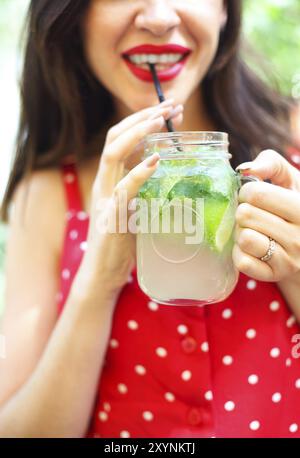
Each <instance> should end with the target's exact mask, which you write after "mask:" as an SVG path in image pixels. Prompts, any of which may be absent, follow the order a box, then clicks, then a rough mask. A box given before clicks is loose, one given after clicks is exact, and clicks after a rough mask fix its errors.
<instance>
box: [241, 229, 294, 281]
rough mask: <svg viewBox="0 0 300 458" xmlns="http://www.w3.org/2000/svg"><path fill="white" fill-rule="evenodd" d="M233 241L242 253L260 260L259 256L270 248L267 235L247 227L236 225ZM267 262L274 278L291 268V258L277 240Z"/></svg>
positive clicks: (263, 254)
mask: <svg viewBox="0 0 300 458" xmlns="http://www.w3.org/2000/svg"><path fill="white" fill-rule="evenodd" d="M235 241H236V244H237V245H238V247H239V248H240V250H241V251H242V252H243V253H245V254H247V255H250V256H252V257H254V258H256V259H258V260H260V261H261V258H262V257H263V256H265V255H266V254H267V251H268V249H269V248H270V239H269V237H267V236H266V235H264V234H261V233H260V232H257V231H254V230H252V229H249V228H241V227H239V226H237V227H236V231H235ZM261 262H266V261H261ZM267 263H268V264H269V266H270V267H271V269H272V271H273V276H274V278H276V277H279V276H283V275H286V274H287V269H288V271H290V269H292V268H293V266H292V259H291V258H290V257H289V255H288V254H287V252H286V251H285V250H284V249H283V247H282V246H281V245H280V244H279V243H278V242H276V246H275V252H274V254H273V255H272V257H271V259H270V260H269V261H267Z"/></svg>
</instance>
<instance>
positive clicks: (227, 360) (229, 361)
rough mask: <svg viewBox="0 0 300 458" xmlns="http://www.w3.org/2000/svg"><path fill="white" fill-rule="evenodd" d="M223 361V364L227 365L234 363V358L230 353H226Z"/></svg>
mask: <svg viewBox="0 0 300 458" xmlns="http://www.w3.org/2000/svg"><path fill="white" fill-rule="evenodd" d="M222 361H223V364H225V366H230V365H231V364H232V363H233V358H232V356H230V355H226V356H224V357H223V360H222Z"/></svg>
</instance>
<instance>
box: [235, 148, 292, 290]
mask: <svg viewBox="0 0 300 458" xmlns="http://www.w3.org/2000/svg"><path fill="white" fill-rule="evenodd" d="M238 169H240V170H243V171H245V170H247V174H251V175H255V176H257V177H259V178H261V179H262V180H271V182H272V184H270V183H265V182H263V181H262V182H251V183H247V184H245V185H244V186H242V188H241V190H240V193H239V202H240V205H239V206H238V209H237V213H236V221H237V225H236V231H235V245H234V249H233V260H234V263H235V265H236V267H237V268H238V270H239V271H240V272H243V273H244V274H246V275H248V276H250V277H252V278H254V279H256V280H261V281H268V282H280V281H282V280H284V279H286V278H291V277H293V276H294V275H297V274H299V277H300V172H299V171H298V170H297V169H296V168H295V167H293V166H292V165H291V164H290V163H289V162H288V161H287V160H286V159H285V158H284V157H283V156H281V155H280V154H278V153H276V152H275V151H272V150H266V151H263V152H262V153H260V154H259V155H258V156H257V158H256V159H255V160H254V161H253V162H247V163H244V164H241V166H239V167H238ZM269 237H271V238H272V239H274V240H275V242H276V249H275V252H274V254H273V256H272V257H271V259H270V260H269V261H267V262H266V261H261V259H260V258H262V257H263V256H264V255H265V254H266V253H267V251H268V248H269V242H270V240H269Z"/></svg>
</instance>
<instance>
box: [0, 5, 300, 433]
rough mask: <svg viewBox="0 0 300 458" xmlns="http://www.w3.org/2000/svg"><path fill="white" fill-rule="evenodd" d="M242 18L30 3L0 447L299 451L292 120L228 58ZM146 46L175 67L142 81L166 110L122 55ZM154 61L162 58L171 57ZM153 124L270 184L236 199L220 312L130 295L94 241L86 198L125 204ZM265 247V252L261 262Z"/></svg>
mask: <svg viewBox="0 0 300 458" xmlns="http://www.w3.org/2000/svg"><path fill="white" fill-rule="evenodd" d="M240 3H241V2H240V1H232V2H229V3H228V4H227V2H226V4H225V2H224V3H223V1H222V0H211V1H209V2H201V1H200V2H192V1H189V2H186V1H184V2H183V1H180V0H178V1H177V0H176V1H174V2H171V1H163V2H161V1H151V2H148V1H145V0H137V1H133V2H114V1H110V0H91V1H90V2H85V1H84V0H78V1H76V2H74V1H71V0H38V1H34V2H31V6H30V12H29V27H28V42H27V48H26V58H25V68H24V77H23V84H22V97H23V112H22V118H21V124H20V133H19V141H18V150H17V155H16V159H15V163H14V167H13V169H12V172H11V176H10V180H9V183H8V187H7V191H6V195H5V199H4V204H3V215H4V216H6V217H7V216H8V215H7V213H8V212H7V210H8V206H9V204H11V203H13V206H12V207H11V209H12V211H11V213H10V215H9V223H10V233H9V241H8V247H7V251H8V254H7V267H6V271H7V293H6V304H7V307H6V311H5V318H4V324H3V330H2V333H3V334H4V335H5V336H6V346H7V352H8V355H7V358H6V359H5V360H2V361H1V377H0V403H1V408H0V435H1V436H4V437H7V436H13V437H21V436H25V437H32V436H34V437H54V436H56V437H57V436H58V437H83V436H87V437H151V436H152V437H153V436H155V437H160V436H164V437H184V436H188V437H264V436H268V437H300V424H299V418H300V390H299V385H300V363H299V360H298V359H297V351H296V348H295V347H294V348H293V345H295V344H296V341H295V344H293V343H292V342H291V339H292V338H294V339H295V338H296V337H297V336H296V337H295V335H297V333H299V326H298V324H297V323H296V319H298V320H299V319H300V306H299V300H298V297H299V292H300V246H299V239H300V218H299V215H300V172H299V171H298V170H297V169H296V168H295V167H294V166H293V165H292V164H290V163H289V162H288V160H287V159H286V158H284V154H285V152H286V150H287V149H288V146H289V145H291V144H292V140H291V135H290V133H289V125H290V119H289V118H290V113H291V109H292V108H291V106H290V103H289V102H288V101H287V100H285V99H284V98H283V97H280V96H279V95H277V94H276V93H275V92H273V91H271V90H270V89H268V88H267V87H266V86H265V85H264V84H263V83H262V82H260V81H259V80H258V79H257V78H256V77H255V76H254V75H253V73H252V72H251V71H250V70H249V69H248V68H247V67H246V66H245V64H244V63H243V61H242V59H241V57H240V19H241V18H240V15H241V13H240V7H241V5H240ZM144 44H146V45H154V46H161V45H164V46H165V45H169V44H175V45H180V46H182V47H184V49H185V51H184V53H182V54H180V52H179V53H178V51H177V53H178V54H179V56H177V58H180V59H181V58H182V57H183V55H185V54H188V58H187V60H186V62H185V64H184V65H181V71H180V72H179V73H178V74H177V76H176V77H173V78H170V73H168V70H165V72H163V71H162V70H161V68H162V67H159V66H158V67H157V68H158V70H160V77H161V79H162V80H163V79H164V81H162V85H163V90H164V93H165V95H166V97H167V99H168V100H167V102H166V103H164V104H161V105H160V106H157V102H156V95H155V91H154V88H153V85H152V84H151V83H149V82H148V81H145V80H147V73H146V77H145V72H141V67H142V63H141V62H142V61H143V59H144V57H137V54H136V52H137V51H134V50H133V48H134V47H136V46H140V45H144ZM148 49H149V48H148ZM161 49H163V53H166V52H167V54H172V56H171V59H172V58H173V59H174V52H173V53H172V49H173V51H174V49H175V48H172V49H171V48H170V47H167V48H160V54H161ZM176 49H177V50H178V49H179V48H176ZM180 49H182V48H180ZM144 50H145V48H144ZM130 51H131V52H133V53H135V57H134V59H135V64H134V63H131V64H129V63H128V59H129V57H128V56H129V54H130ZM143 52H145V51H143ZM139 53H141V48H140V50H139ZM139 53H138V55H139ZM145 54H147V52H145ZM134 59H133V60H134ZM147 59H148V56H146V60H147ZM166 59H167V60H168V59H169V57H166ZM166 59H165V58H162V60H166ZM133 66H134V67H135V69H134V70H132V67H133ZM166 66H167V67H168V66H169V67H170V66H171V67H172V66H173V67H174V63H173V64H170V63H169V64H168V65H166ZM136 67H140V68H139V70H138V73H139V77H138V76H137V70H136ZM130 68H131V69H130ZM145 68H146V69H147V65H146V66H145ZM141 75H142V76H141ZM166 75H167V77H166ZM148 76H149V75H148ZM173 76H174V75H173ZM170 98H173V101H172V100H169V99H170ZM183 105H184V114H183ZM168 118H171V119H172V120H173V122H174V126H175V128H177V129H178V128H180V129H182V130H223V131H226V132H229V133H230V135H231V145H232V154H233V162H232V164H233V165H234V166H237V165H238V164H240V163H241V162H245V161H247V164H244V168H247V169H249V168H250V170H251V173H254V174H256V175H257V176H259V177H261V178H262V179H263V180H270V181H271V183H270V182H261V183H248V184H246V185H245V186H244V187H243V189H242V190H241V192H240V203H241V204H240V206H239V208H238V211H237V216H236V217H237V223H238V224H237V231H236V244H235V247H234V253H233V257H234V261H235V264H236V266H237V268H238V269H239V270H240V272H241V276H240V280H239V283H238V285H237V288H236V289H235V291H234V293H233V294H232V295H231V297H230V298H228V299H227V300H226V301H224V302H222V303H219V304H215V305H212V306H208V307H205V308H203V309H197V308H193V307H188V308H176V309H175V308H172V307H165V306H162V305H159V304H156V303H154V302H152V301H150V300H149V298H148V297H147V296H145V294H143V293H142V291H141V290H140V289H139V287H138V284H137V280H136V272H135V258H134V243H133V242H134V240H133V238H132V235H131V234H99V233H98V232H97V230H96V221H97V218H98V217H99V216H103V215H109V214H110V212H111V205H110V204H108V205H107V206H106V207H105V208H98V207H97V202H98V200H99V199H100V198H102V197H111V199H110V200H109V202H114V201H117V199H118V195H119V191H121V190H124V189H125V190H126V191H127V193H128V198H133V197H134V196H135V195H136V194H137V192H138V189H139V188H140V186H141V185H142V184H143V183H144V182H145V181H146V179H148V178H149V177H150V176H151V175H152V174H153V172H154V171H155V169H156V167H157V163H158V160H159V157H158V155H154V156H152V157H151V158H150V159H148V160H146V161H142V162H141V154H142V151H141V148H140V145H139V144H140V142H141V140H142V139H143V137H144V136H145V135H146V134H148V133H152V132H157V131H159V130H163V129H164V122H165V120H166V119H168ZM265 148H271V149H272V150H276V151H277V152H275V151H272V150H267V151H263V152H261V151H262V150H264V149H265ZM99 157H100V163H99V164H98V162H99ZM294 157H295V161H297V158H298V156H296V152H294ZM249 161H250V163H249ZM126 169H128V170H130V172H129V173H127V172H126ZM32 172H33V173H32ZM62 178H63V179H62ZM64 193H65V195H66V202H67V204H66V203H65V195H64ZM99 214H100V215H99ZM65 216H67V218H65ZM270 238H272V239H274V240H275V241H276V249H275V252H274V253H273V254H272V256H271V257H270V259H269V260H268V261H266V260H265V261H262V260H261V258H263V257H264V255H265V254H266V252H267V251H268V248H269V246H270ZM56 302H57V303H56ZM57 307H58V308H57ZM58 311H59V313H60V317H59V319H58ZM293 336H294V337H293ZM19 361H21V364H19Z"/></svg>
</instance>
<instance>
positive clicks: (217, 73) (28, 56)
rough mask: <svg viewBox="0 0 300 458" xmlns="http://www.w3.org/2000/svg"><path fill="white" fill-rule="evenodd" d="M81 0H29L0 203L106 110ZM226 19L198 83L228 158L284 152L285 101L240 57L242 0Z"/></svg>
mask: <svg viewBox="0 0 300 458" xmlns="http://www.w3.org/2000/svg"><path fill="white" fill-rule="evenodd" d="M88 6H89V1H87V0H31V3H30V7H29V11H28V17H27V29H26V34H27V41H26V50H25V59H24V68H23V75H22V80H21V100H22V110H21V117H20V125H19V132H18V137H17V145H16V153H15V159H14V163H13V167H12V170H11V173H10V177H9V181H8V184H7V188H6V192H5V195H4V199H3V204H2V208H1V217H2V219H4V220H7V214H8V207H9V203H10V201H11V199H12V196H13V193H14V190H15V188H16V186H17V184H18V183H19V181H20V180H21V179H22V178H23V177H24V176H27V175H28V174H30V173H31V172H32V171H33V170H36V169H38V168H46V167H53V166H59V165H60V164H61V161H62V159H63V157H64V156H66V155H67V154H68V153H69V152H70V151H72V152H74V153H75V156H76V159H77V161H80V160H84V158H86V157H87V152H86V151H85V146H86V145H87V144H88V143H89V142H90V141H91V139H93V137H95V135H96V134H97V133H99V131H100V130H101V128H102V127H103V126H105V125H107V124H108V123H109V121H110V119H111V117H112V116H113V110H114V108H113V99H112V96H111V94H110V93H109V92H108V91H107V90H106V89H105V88H104V87H103V85H102V84H101V83H100V82H99V81H98V80H97V79H96V78H95V76H94V75H93V74H92V72H91V71H90V69H89V67H88V65H87V63H86V61H85V57H84V52H83V47H82V40H81V31H80V23H81V20H82V16H83V14H84V13H85V11H86V9H87V8H88ZM227 8H228V21H227V24H226V26H225V28H224V30H223V31H222V33H221V36H220V43H219V49H218V51H217V54H216V57H215V60H214V62H213V64H212V66H211V68H210V70H209V72H208V74H207V75H206V77H205V80H204V82H203V83H202V91H203V96H204V100H205V103H206V107H207V110H208V112H209V115H210V117H211V118H212V120H213V121H214V123H215V124H216V126H217V128H218V130H221V131H225V132H228V133H229V134H230V140H231V152H232V154H233V159H232V165H233V166H236V165H238V164H239V163H241V162H243V161H248V160H251V159H253V158H254V157H255V156H256V155H257V153H258V152H259V151H260V150H261V149H265V148H272V149H276V150H277V151H279V152H280V153H282V154H284V151H285V148H286V147H287V145H288V144H289V143H290V142H291V135H290V111H291V101H290V100H289V99H288V98H287V97H284V96H282V95H280V94H279V93H278V92H276V91H275V90H273V89H271V87H269V86H267V85H266V84H265V83H263V82H262V81H261V80H260V79H259V78H258V77H257V76H256V75H255V74H254V72H253V71H252V70H250V68H248V67H247V65H246V64H245V62H244V61H243V59H242V57H241V15H242V11H241V9H242V1H241V0H229V1H228V2H227Z"/></svg>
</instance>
